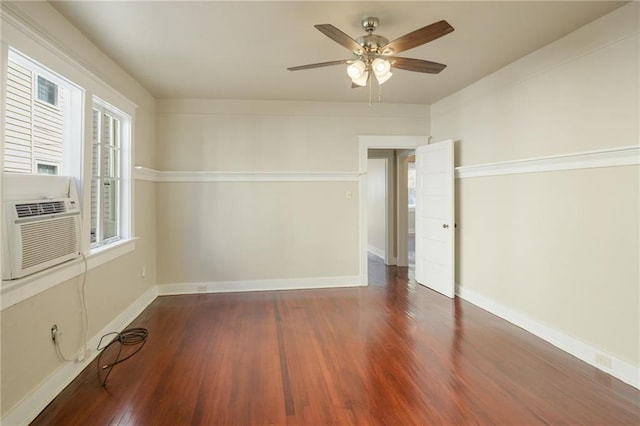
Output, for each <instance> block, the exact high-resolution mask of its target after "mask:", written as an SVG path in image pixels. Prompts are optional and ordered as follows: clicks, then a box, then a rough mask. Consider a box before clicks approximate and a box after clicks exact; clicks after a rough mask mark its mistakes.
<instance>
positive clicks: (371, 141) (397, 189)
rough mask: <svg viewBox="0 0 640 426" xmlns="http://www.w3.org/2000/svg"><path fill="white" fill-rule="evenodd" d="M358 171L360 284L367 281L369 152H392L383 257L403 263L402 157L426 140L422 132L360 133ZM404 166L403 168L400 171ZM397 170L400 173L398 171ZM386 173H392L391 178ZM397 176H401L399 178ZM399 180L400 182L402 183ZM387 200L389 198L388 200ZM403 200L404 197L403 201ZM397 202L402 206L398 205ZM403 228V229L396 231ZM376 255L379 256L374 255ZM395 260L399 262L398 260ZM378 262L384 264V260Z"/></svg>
mask: <svg viewBox="0 0 640 426" xmlns="http://www.w3.org/2000/svg"><path fill="white" fill-rule="evenodd" d="M359 139H360V143H359V172H360V173H361V175H362V178H361V179H360V188H359V189H360V194H361V196H360V253H361V254H360V279H361V284H362V285H368V282H369V281H368V280H369V275H368V268H369V265H368V263H369V250H368V247H369V226H368V223H369V219H368V209H369V194H368V192H369V188H368V186H369V171H368V169H369V164H368V161H369V153H370V151H371V152H373V151H374V150H386V151H389V152H390V153H392V154H391V155H388V154H389V153H387V155H386V158H387V161H386V178H385V180H386V185H385V188H386V194H385V197H386V199H387V203H388V205H390V206H391V207H390V208H387V215H386V218H385V219H384V222H385V226H386V229H387V230H388V232H386V237H385V246H384V249H385V252H384V253H385V260H386V261H387V262H388V263H387V264H389V265H400V266H407V263H408V258H407V252H408V243H407V239H408V208H407V205H408V204H407V203H408V201H407V196H408V195H407V193H408V190H407V186H406V181H407V179H406V177H407V172H406V164H405V163H406V162H405V161H403V160H404V159H405V157H406V155H408V153H409V152H411V151H412V150H414V149H415V148H416V147H418V146H420V145H425V144H426V143H427V141H428V138H427V137H426V136H360V137H359ZM402 169H404V172H402ZM399 173H400V174H399ZM390 177H393V178H392V179H391V178H390ZM399 177H401V178H399ZM402 181H403V182H404V184H402ZM389 200H393V203H390V202H389ZM403 200H404V201H403ZM398 203H400V205H403V206H404V208H401V209H398V205H399V204H398ZM398 230H404V232H398ZM378 259H380V258H378ZM398 262H399V263H398ZM380 263H381V264H382V265H383V266H385V262H384V261H382V260H381V261H380Z"/></svg>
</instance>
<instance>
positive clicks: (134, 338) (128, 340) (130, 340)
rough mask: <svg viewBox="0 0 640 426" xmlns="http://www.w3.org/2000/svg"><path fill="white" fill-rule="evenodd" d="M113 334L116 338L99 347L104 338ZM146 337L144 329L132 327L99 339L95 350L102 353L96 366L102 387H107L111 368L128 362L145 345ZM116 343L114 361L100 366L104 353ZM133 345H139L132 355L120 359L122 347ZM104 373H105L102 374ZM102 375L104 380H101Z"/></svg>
mask: <svg viewBox="0 0 640 426" xmlns="http://www.w3.org/2000/svg"><path fill="white" fill-rule="evenodd" d="M114 334H115V335H116V337H114V338H113V340H111V342H109V344H108V345H107V346H104V347H101V346H102V341H103V340H104V338H105V337H107V336H111V335H114ZM148 336H149V331H148V330H147V329H146V328H142V327H134V328H128V329H126V330H122V331H121V332H120V333H116V332H114V333H108V334H105V335H104V336H102V337H101V338H100V342H99V343H98V348H97V349H98V350H99V351H102V352H100V355H99V356H98V361H97V366H98V379H99V380H100V382H101V384H102V387H106V386H107V379H108V378H109V374H111V370H113V367H114V366H116V365H118V364H120V363H121V362H123V361H126V360H128V359H129V358H131V357H132V356H134V355H135V354H137V353H138V352H140V349H142V347H143V346H144V344H145V343H147V337H148ZM116 343H119V344H120V346H119V347H118V353H117V355H116V358H115V360H114V361H113V362H110V363H107V364H102V356H103V355H104V354H105V352H106V351H107V349H108V348H109V347H110V346H111V345H114V344H116ZM135 345H139V346H138V347H137V348H136V350H135V351H133V352H132V353H130V354H129V355H127V356H125V357H124V358H122V359H121V358H120V355H121V354H122V348H123V346H135ZM105 371H106V373H104V372H105ZM102 374H104V378H102Z"/></svg>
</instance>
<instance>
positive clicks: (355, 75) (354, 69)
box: [347, 60, 367, 83]
mask: <svg viewBox="0 0 640 426" xmlns="http://www.w3.org/2000/svg"><path fill="white" fill-rule="evenodd" d="M366 71H367V66H366V65H365V63H364V62H362V61H361V60H357V61H354V62H353V63H352V64H351V65H349V66H348V67H347V74H348V75H349V77H351V79H352V80H353V81H354V83H355V80H357V79H360V78H361V77H362V76H363V75H364V74H366Z"/></svg>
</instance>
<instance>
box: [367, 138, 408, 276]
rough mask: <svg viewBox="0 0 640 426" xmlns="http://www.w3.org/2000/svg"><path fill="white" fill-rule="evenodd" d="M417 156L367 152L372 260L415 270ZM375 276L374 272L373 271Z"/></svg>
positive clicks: (404, 151)
mask: <svg viewBox="0 0 640 426" xmlns="http://www.w3.org/2000/svg"><path fill="white" fill-rule="evenodd" d="M415 177H416V172H415V155H414V151H413V150H411V149H369V150H368V151H367V187H366V188H365V190H366V191H367V206H366V214H367V255H368V262H369V266H370V267H371V265H372V263H376V264H378V265H386V266H398V267H409V268H410V269H411V270H414V269H415V199H416V192H415V191H416V190H415V188H416V179H415ZM370 275H371V274H370Z"/></svg>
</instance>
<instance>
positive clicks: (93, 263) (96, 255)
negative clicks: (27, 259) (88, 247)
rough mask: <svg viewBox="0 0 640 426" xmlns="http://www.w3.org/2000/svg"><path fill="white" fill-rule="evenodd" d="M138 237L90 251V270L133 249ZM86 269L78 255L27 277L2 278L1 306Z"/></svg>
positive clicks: (26, 296) (38, 291)
mask: <svg viewBox="0 0 640 426" xmlns="http://www.w3.org/2000/svg"><path fill="white" fill-rule="evenodd" d="M136 240H137V238H130V239H127V240H122V241H118V242H116V243H113V244H109V245H107V246H104V247H99V248H97V249H94V250H92V251H91V253H89V254H88V255H87V266H88V269H89V270H91V269H93V268H96V267H98V266H100V265H103V264H105V263H107V262H111V261H112V260H114V259H116V258H118V257H120V256H124V255H125V254H127V253H130V252H132V251H133V250H134V249H135V248H136ZM83 272H84V262H83V261H82V258H79V259H75V260H70V261H68V262H65V263H63V264H61V265H56V266H54V267H51V268H49V269H45V270H44V271H40V272H37V273H35V274H32V275H29V276H27V277H24V278H19V279H17V280H11V281H2V287H1V288H0V290H1V291H0V295H1V296H2V297H0V304H1V309H0V310H2V311H4V310H5V309H7V308H9V307H10V306H13V305H15V304H17V303H20V302H22V301H23V300H26V299H28V298H30V297H32V296H35V295H36V294H39V293H42V292H43V291H45V290H47V289H50V288H51V287H55V286H56V285H58V284H61V283H63V282H65V281H68V280H70V279H72V278H74V277H77V276H78V275H81V274H82V273H83Z"/></svg>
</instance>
